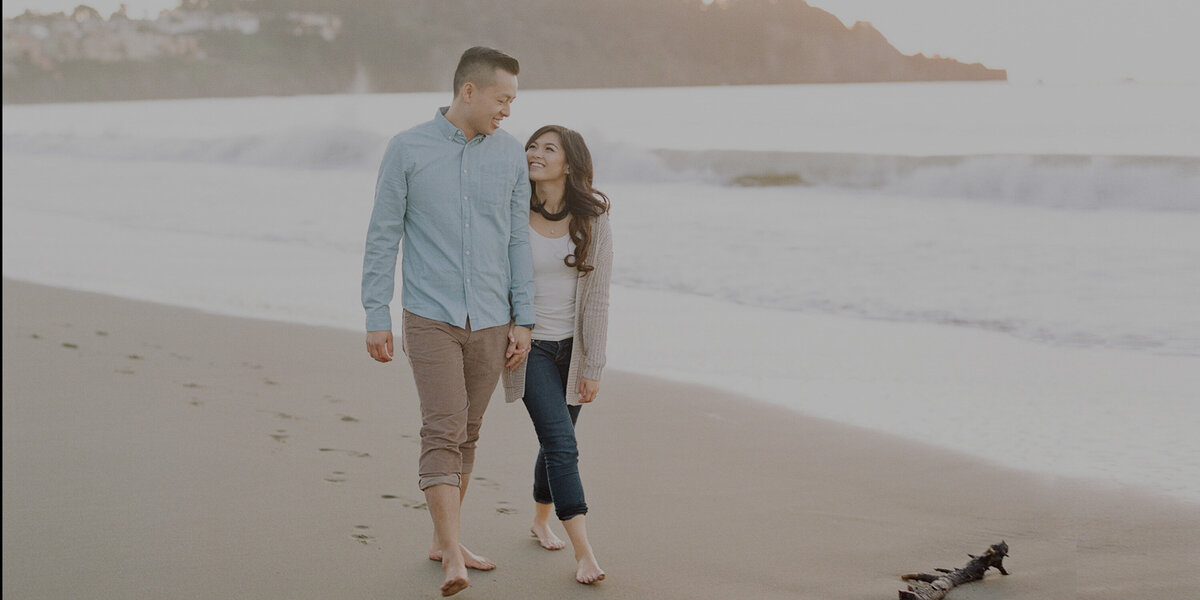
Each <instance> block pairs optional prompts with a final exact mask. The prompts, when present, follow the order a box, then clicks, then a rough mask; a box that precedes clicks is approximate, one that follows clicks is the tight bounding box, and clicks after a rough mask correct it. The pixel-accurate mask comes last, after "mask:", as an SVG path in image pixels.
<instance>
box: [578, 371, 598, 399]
mask: <svg viewBox="0 0 1200 600" xmlns="http://www.w3.org/2000/svg"><path fill="white" fill-rule="evenodd" d="M599 393H600V382H599V381H597V380H595V379H587V378H585V377H580V378H579V403H580V404H587V403H588V402H591V401H592V400H595V399H596V394H599Z"/></svg>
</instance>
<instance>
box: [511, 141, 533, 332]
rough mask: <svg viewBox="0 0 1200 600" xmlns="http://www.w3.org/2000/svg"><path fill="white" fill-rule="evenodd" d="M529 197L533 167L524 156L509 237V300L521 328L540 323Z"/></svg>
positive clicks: (515, 190) (518, 171) (521, 161)
mask: <svg viewBox="0 0 1200 600" xmlns="http://www.w3.org/2000/svg"><path fill="white" fill-rule="evenodd" d="M529 194H530V187H529V166H528V165H526V164H525V156H524V154H522V155H521V160H518V161H517V185H515V186H513V193H512V199H511V201H510V202H511V210H510V211H509V218H510V219H512V222H511V226H510V227H509V231H510V233H509V237H508V265H509V269H510V273H509V276H510V280H509V281H510V283H509V286H510V287H509V297H510V298H511V301H512V317H513V322H514V323H516V324H517V325H533V324H534V322H535V321H536V320H537V314H536V313H535V312H534V310H533V292H534V288H533V252H532V251H531V250H530V248H529Z"/></svg>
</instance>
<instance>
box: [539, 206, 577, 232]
mask: <svg viewBox="0 0 1200 600" xmlns="http://www.w3.org/2000/svg"><path fill="white" fill-rule="evenodd" d="M534 210H536V211H537V212H538V213H540V214H541V215H542V217H544V218H545V219H546V220H547V221H550V222H551V223H553V222H555V221H561V220H563V219H565V218H567V215H568V214H569V211H568V210H567V206H566V204H563V208H562V210H561V211H559V212H556V213H549V212H546V205H545V204H539V205H537V206H536V207H534ZM550 233H552V234H555V233H558V231H557V230H556V229H555V228H554V226H553V225H551V226H550Z"/></svg>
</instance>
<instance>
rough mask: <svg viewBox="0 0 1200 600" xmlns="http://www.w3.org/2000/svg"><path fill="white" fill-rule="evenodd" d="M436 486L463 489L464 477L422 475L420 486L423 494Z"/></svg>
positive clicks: (455, 474) (456, 474)
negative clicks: (450, 486)
mask: <svg viewBox="0 0 1200 600" xmlns="http://www.w3.org/2000/svg"><path fill="white" fill-rule="evenodd" d="M435 485H452V486H454V487H456V488H461V487H462V476H461V475H459V474H458V473H452V474H450V475H422V476H421V482H420V483H419V484H418V486H419V487H420V488H421V491H422V492H423V491H425V490H427V489H429V488H431V487H433V486H435Z"/></svg>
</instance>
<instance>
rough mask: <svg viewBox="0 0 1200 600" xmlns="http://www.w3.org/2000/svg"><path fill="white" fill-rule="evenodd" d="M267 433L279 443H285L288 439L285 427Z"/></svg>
mask: <svg viewBox="0 0 1200 600" xmlns="http://www.w3.org/2000/svg"><path fill="white" fill-rule="evenodd" d="M267 435H270V436H271V439H273V440H275V441H277V442H279V443H280V444H283V443H286V442H287V439H288V436H287V430H286V429H276V430H275V433H270V434H267Z"/></svg>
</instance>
